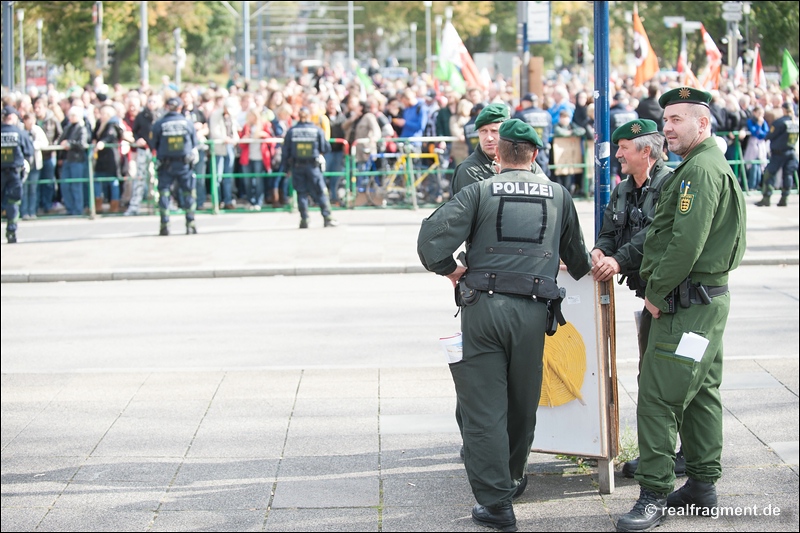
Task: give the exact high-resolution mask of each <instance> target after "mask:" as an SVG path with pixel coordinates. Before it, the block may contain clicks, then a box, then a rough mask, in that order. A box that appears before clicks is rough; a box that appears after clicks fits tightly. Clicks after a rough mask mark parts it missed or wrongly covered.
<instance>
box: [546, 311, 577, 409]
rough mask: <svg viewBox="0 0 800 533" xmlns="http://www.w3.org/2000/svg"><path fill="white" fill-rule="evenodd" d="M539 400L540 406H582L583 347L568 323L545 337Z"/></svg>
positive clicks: (573, 327)
mask: <svg viewBox="0 0 800 533" xmlns="http://www.w3.org/2000/svg"><path fill="white" fill-rule="evenodd" d="M542 366H543V369H542V396H541V397H540V398H539V405H543V406H546V407H557V406H559V405H564V404H565V403H569V402H571V401H572V400H578V401H580V402H581V403H583V398H582V397H581V388H582V387H583V378H584V375H585V374H586V345H585V344H584V343H583V337H581V334H580V333H578V330H577V329H575V326H573V325H572V324H570V323H569V322H567V323H566V324H565V325H563V326H559V327H558V329H557V330H556V334H555V335H553V336H552V337H549V336H548V337H545V340H544V361H543V365H542Z"/></svg>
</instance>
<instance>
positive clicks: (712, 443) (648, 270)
mask: <svg viewBox="0 0 800 533" xmlns="http://www.w3.org/2000/svg"><path fill="white" fill-rule="evenodd" d="M710 101H711V95H710V94H709V93H707V92H705V91H701V90H698V89H694V88H691V87H679V88H676V89H673V90H671V91H668V92H666V93H664V94H663V95H662V96H661V98H659V104H660V105H661V107H663V108H664V135H665V136H666V138H667V144H668V146H669V149H670V151H672V152H673V153H675V154H677V155H679V156H682V157H683V161H682V162H681V163H680V165H678V167H677V168H676V169H675V172H674V174H673V175H672V177H671V178H668V179H667V181H666V183H665V184H664V186H663V188H662V191H661V196H660V198H659V203H658V207H657V208H656V216H655V218H654V219H653V223H652V224H651V225H650V227H649V228H648V230H647V237H646V239H645V243H644V254H643V257H642V267H641V270H640V273H641V276H642V279H644V280H645V281H646V282H647V288H646V290H645V307H646V308H647V310H648V311H650V313H651V314H652V315H653V321H652V324H651V326H650V335H649V338H648V342H647V349H646V351H645V353H644V357H643V358H642V367H641V371H640V373H639V397H638V404H637V410H636V420H637V426H638V436H639V452H640V454H641V455H640V459H639V467H638V469H637V470H636V474H635V479H636V481H637V482H638V483H639V486H640V495H639V500H638V501H637V502H636V505H634V507H633V509H632V510H631V511H630V512H629V513H627V514H625V515H623V516H621V517H620V518H619V520H618V521H617V530H618V531H649V530H650V529H652V528H654V527H655V526H657V525H659V524H660V523H661V522H663V521H664V519H665V507H666V506H669V507H675V508H682V507H690V508H691V509H692V510H693V512H701V513H707V514H710V512H711V509H712V508H714V507H716V505H717V493H716V489H715V487H714V484H715V483H716V481H717V480H718V479H719V478H720V476H721V475H722V467H721V463H720V457H721V455H722V401H721V399H720V393H719V385H720V382H721V380H722V335H723V332H724V330H725V324H726V322H727V319H728V310H729V307H730V295H729V293H728V272H730V271H731V270H733V269H734V268H736V267H737V266H738V265H739V263H740V262H741V259H742V256H743V255H744V251H745V226H746V220H745V219H746V212H745V203H744V196H743V195H742V190H741V189H740V187H739V182H738V180H737V179H736V176H735V175H734V174H733V172H732V171H731V167H730V165H729V164H728V162H727V161H726V160H725V156H724V155H723V154H722V152H721V151H720V150H719V149H718V148H717V143H716V141H715V140H714V139H713V138H712V135H711V114H710V111H709V108H708V104H709V102H710ZM697 337H699V339H697ZM690 338H695V341H696V342H695V344H694V346H692V347H689V346H688V343H687V342H686V341H687V340H688V339H690ZM682 340H683V341H684V342H683V343H682V344H681V341H682ZM678 433H680V436H681V444H682V448H683V452H684V455H685V458H686V475H687V476H688V480H687V481H686V483H685V484H684V486H683V487H681V488H680V489H678V490H676V491H674V492H672V489H673V488H674V483H675V472H674V462H673V461H674V451H673V450H675V443H676V440H677V435H678Z"/></svg>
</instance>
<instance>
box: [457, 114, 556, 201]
mask: <svg viewBox="0 0 800 533" xmlns="http://www.w3.org/2000/svg"><path fill="white" fill-rule="evenodd" d="M508 118H509V111H508V106H506V105H505V104H489V105H488V106H486V107H484V108H483V110H481V112H480V113H479V114H478V117H477V118H476V119H475V131H477V133H478V139H479V143H478V145H477V146H476V147H475V151H474V152H472V153H471V154H470V155H469V157H467V158H466V159H465V160H464V161H462V162H461V164H459V165H458V166H457V167H456V169H455V171H454V173H453V180H452V182H451V185H450V189H451V196H450V197H451V198H452V197H453V196H455V195H456V194H457V193H458V191H460V190H461V189H463V188H464V187H466V186H467V185H469V184H470V183H475V182H476V181H481V180H484V179H486V178H489V177H491V176H494V175H495V174H497V171H496V169H495V166H494V165H495V163H494V159H495V154H496V153H497V141H498V132H499V130H500V124H501V123H503V122H504V121H506V120H508ZM537 137H539V135H538V134H537ZM539 138H540V139H541V137H539ZM542 146H543V145H540V146H539V148H542ZM530 168H531V172H533V173H534V174H542V173H543V172H542V170H541V168H540V167H539V165H538V164H537V163H536V162H535V161H534V162H533V163H532V164H531V166H530Z"/></svg>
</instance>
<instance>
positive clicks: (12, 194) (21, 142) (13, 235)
mask: <svg viewBox="0 0 800 533" xmlns="http://www.w3.org/2000/svg"><path fill="white" fill-rule="evenodd" d="M17 124H19V113H17V110H16V109H14V108H13V107H11V106H5V107H4V108H3V125H2V131H1V132H0V133H1V134H2V161H1V162H2V184H1V185H0V191H2V199H0V202H2V205H3V206H4V207H5V209H6V220H7V225H6V239H7V240H8V243H9V244H13V243H15V242H17V221H18V220H19V204H20V202H21V201H22V172H23V169H24V168H25V167H26V166H27V167H28V169H30V162H29V161H30V160H31V159H32V158H33V142H31V138H30V137H29V136H28V133H27V132H26V131H25V130H23V129H21V128H19V127H18V126H17Z"/></svg>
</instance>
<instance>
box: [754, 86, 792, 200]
mask: <svg viewBox="0 0 800 533" xmlns="http://www.w3.org/2000/svg"><path fill="white" fill-rule="evenodd" d="M781 109H782V110H783V116H782V117H781V118H779V119H776V120H775V121H774V122H773V123H772V125H771V126H770V128H769V133H768V134H767V138H766V140H767V141H769V142H770V145H769V149H770V152H771V153H770V158H769V164H767V168H765V169H764V176H763V177H762V178H761V193H762V194H763V195H764V196H763V197H762V198H761V200H759V201H758V202H756V205H757V206H768V205H769V201H770V200H769V197H770V196H772V179H773V178H774V177H775V174H777V173H778V171H780V170H783V183H782V185H781V199H780V201H779V202H778V207H786V204H787V200H788V199H789V191H791V190H792V181H794V173H795V172H796V171H797V152H795V150H794V146H795V145H796V144H797V134H798V129H799V128H800V123H798V120H797V117H796V116H794V107H792V103H791V102H784V103H783V104H782V105H781Z"/></svg>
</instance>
